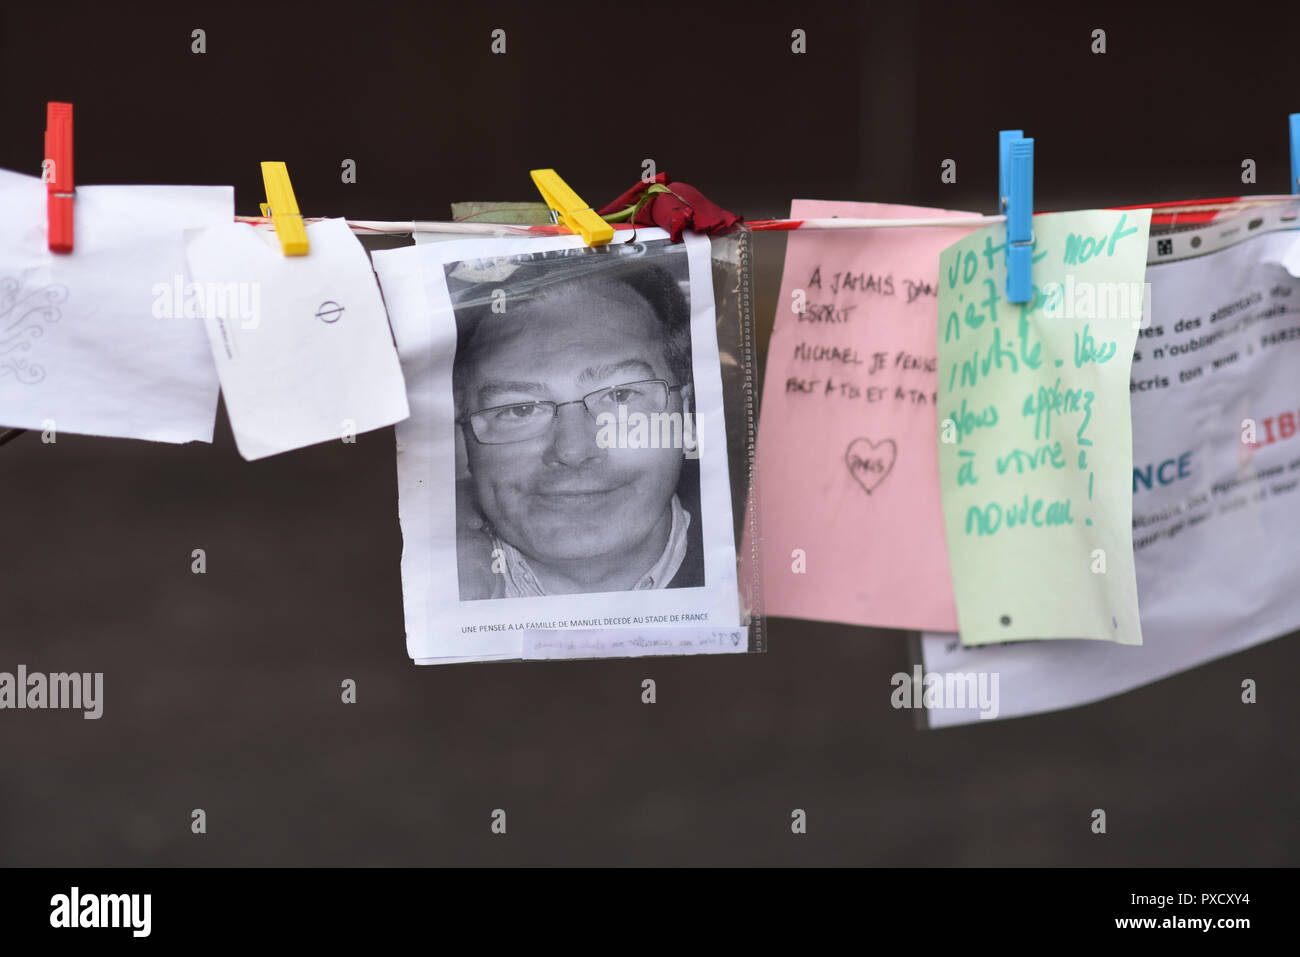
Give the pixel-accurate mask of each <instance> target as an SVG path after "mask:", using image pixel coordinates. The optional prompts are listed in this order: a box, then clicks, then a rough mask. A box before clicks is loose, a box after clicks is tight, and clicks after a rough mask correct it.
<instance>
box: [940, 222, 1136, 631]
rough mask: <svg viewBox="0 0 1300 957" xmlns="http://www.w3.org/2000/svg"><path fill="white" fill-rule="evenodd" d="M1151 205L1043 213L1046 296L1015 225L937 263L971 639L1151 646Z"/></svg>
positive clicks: (962, 603) (949, 472) (947, 460)
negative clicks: (1143, 444)
mask: <svg viewBox="0 0 1300 957" xmlns="http://www.w3.org/2000/svg"><path fill="white" fill-rule="evenodd" d="M1150 221H1151V211H1150V210H1128V211H1124V212H1121V211H1115V210H1089V211H1080V212H1070V213H1051V214H1046V215H1041V216H1035V217H1034V237H1035V242H1034V256H1033V259H1034V265H1033V282H1034V287H1035V295H1034V299H1033V301H1032V302H1030V303H1025V304H1020V305H1013V304H1010V303H1008V302H1006V258H1005V255H1004V254H1003V248H1004V245H1005V240H1006V227H1004V226H1001V225H996V226H989V227H985V228H984V229H981V230H979V231H978V232H975V233H972V234H971V235H970V236H968V237H966V238H964V239H962V240H961V241H960V242H958V243H956V244H955V245H953V246H952V247H951V248H949V249H946V250H944V252H943V255H942V256H941V257H940V260H939V319H940V321H939V423H940V425H939V433H940V434H939V480H940V490H941V494H942V498H943V514H944V527H945V530H946V532H947V540H948V556H949V561H950V562H951V565H952V578H953V590H954V596H955V598H956V601H957V617H958V623H959V625H960V631H961V640H962V642H963V643H964V644H987V643H989V642H1001V641H1017V640H1024V639H1029V638H1093V639H1102V640H1111V641H1117V642H1119V643H1121V644H1130V645H1137V644H1141V643H1142V632H1141V625H1140V622H1139V619H1138V605H1137V585H1136V581H1135V578H1134V572H1133V550H1132V542H1131V539H1130V535H1129V529H1130V522H1131V518H1132V509H1131V507H1132V496H1131V494H1130V492H1129V476H1130V473H1131V471H1132V465H1133V459H1132V431H1131V427H1130V414H1129V392H1128V372H1129V365H1130V359H1131V356H1132V354H1133V343H1134V342H1135V341H1136V338H1137V329H1138V325H1139V323H1140V322H1141V318H1142V282H1143V273H1144V271H1145V269H1146V244H1147V232H1148V229H1149V227H1150Z"/></svg>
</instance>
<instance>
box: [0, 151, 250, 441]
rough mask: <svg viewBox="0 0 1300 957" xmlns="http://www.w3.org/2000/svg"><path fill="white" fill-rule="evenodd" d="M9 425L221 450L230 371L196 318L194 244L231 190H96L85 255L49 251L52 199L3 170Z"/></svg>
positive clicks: (1, 367)
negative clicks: (186, 235) (223, 374)
mask: <svg viewBox="0 0 1300 957" xmlns="http://www.w3.org/2000/svg"><path fill="white" fill-rule="evenodd" d="M0 209H3V210H4V215H3V216H0V425H6V426H16V427H20V428H28V429H53V430H55V432H59V431H62V432H72V433H81V434H85V435H104V436H111V437H116V438H133V439H149V440H152V441H155V442H211V441H212V429H213V424H214V422H215V420H216V412H217V371H216V368H215V366H213V364H212V354H211V352H210V350H209V348H208V342H207V335H206V334H205V333H204V331H203V321H202V320H201V319H200V318H198V313H197V312H195V311H193V310H187V307H186V302H187V297H186V287H187V285H188V282H187V277H186V265H185V249H184V244H183V240H182V231H183V230H185V229H195V228H201V227H205V226H211V225H215V224H217V223H229V222H230V221H231V219H232V218H233V217H234V191H233V190H232V189H231V188H230V187H229V186H83V187H80V188H78V189H77V198H76V206H75V210H76V249H75V251H74V252H72V253H70V254H66V255H60V254H56V253H51V252H50V251H49V249H48V248H47V243H46V232H45V230H46V209H45V185H44V184H43V183H42V182H41V181H40V179H38V178H36V177H33V176H22V175H20V174H18V173H13V172H9V171H7V170H0Z"/></svg>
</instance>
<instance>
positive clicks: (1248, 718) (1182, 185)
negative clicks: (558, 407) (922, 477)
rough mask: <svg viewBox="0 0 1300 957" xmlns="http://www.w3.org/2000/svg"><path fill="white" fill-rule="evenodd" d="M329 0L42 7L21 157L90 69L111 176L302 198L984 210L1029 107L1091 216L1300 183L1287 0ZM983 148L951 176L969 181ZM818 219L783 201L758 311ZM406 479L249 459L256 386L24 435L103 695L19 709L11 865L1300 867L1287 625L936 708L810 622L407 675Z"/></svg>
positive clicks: (13, 720)
mask: <svg viewBox="0 0 1300 957" xmlns="http://www.w3.org/2000/svg"><path fill="white" fill-rule="evenodd" d="M332 9H333V8H332V7H329V6H317V5H305V4H304V5H299V6H295V7H292V8H286V9H285V10H284V11H282V12H276V11H269V10H267V9H265V8H263V7H257V8H250V9H249V10H247V11H243V12H241V11H238V10H235V9H232V8H229V7H227V6H225V5H220V6H218V5H215V4H213V5H186V4H174V5H169V6H166V7H158V8H156V9H155V10H153V11H148V10H146V11H144V12H140V11H139V10H138V9H133V10H132V11H131V12H130V13H129V14H128V13H127V11H126V9H125V8H122V7H118V6H116V5H108V4H101V5H97V6H94V7H91V6H87V7H86V8H85V9H84V10H79V9H78V8H77V6H76V5H73V6H72V7H71V8H68V7H67V6H65V5H56V6H50V5H42V6H37V5H35V4H29V5H23V6H20V7H16V6H7V7H6V8H5V9H4V12H3V13H0V120H3V129H4V136H3V138H2V139H0V166H3V167H6V168H12V169H21V170H27V171H30V172H32V173H33V174H35V173H37V172H39V166H40V160H41V158H42V147H41V131H42V129H43V126H44V104H45V101H46V100H49V99H70V100H72V101H73V102H74V103H75V104H76V108H77V174H78V182H81V183H100V182H104V183H112V182H120V183H131V182H140V183H147V182H162V183H232V182H233V183H234V184H235V185H236V187H237V204H238V211H239V212H241V213H248V214H252V213H255V212H256V204H257V202H258V201H259V200H260V199H261V198H262V195H261V181H260V174H259V169H258V162H259V161H260V160H263V159H282V160H285V161H286V162H287V163H288V165H289V170H290V173H291V175H292V178H293V182H294V184H295V187H296V189H297V193H298V198H299V202H300V205H301V206H302V208H303V210H304V212H305V213H307V214H308V215H349V216H353V217H357V218H376V219H400V218H407V219H409V218H412V217H418V218H429V219H438V218H444V217H445V216H446V215H447V211H448V205H449V203H451V202H452V201H455V200H465V199H532V198H534V196H533V190H532V187H531V184H530V182H529V180H528V177H527V172H528V170H529V169H531V168H533V167H538V166H553V167H555V168H556V169H558V170H559V171H560V173H561V175H563V176H564V177H565V178H566V179H567V180H568V181H569V182H570V183H571V184H572V185H573V186H574V187H575V188H576V189H577V190H578V191H579V193H581V194H582V195H583V196H584V197H585V198H586V199H588V200H589V201H590V202H592V203H596V204H600V203H603V202H605V201H607V200H608V199H611V198H613V196H615V195H616V194H617V193H619V192H621V191H622V190H623V189H625V188H626V187H627V186H629V185H630V184H631V183H633V182H635V181H636V179H637V177H638V176H639V174H640V171H641V161H642V159H643V158H646V157H651V158H653V159H654V160H655V162H656V163H657V165H658V168H659V169H660V170H666V171H667V172H669V173H670V174H671V175H672V176H674V177H681V178H682V179H684V180H685V181H687V182H689V183H692V184H693V185H696V186H698V187H699V188H701V189H703V190H704V191H705V192H706V193H707V194H708V195H710V196H711V197H713V198H715V199H716V200H718V201H719V202H721V203H722V204H723V205H725V206H728V207H729V208H732V209H736V210H737V211H739V212H742V213H744V214H745V215H746V216H748V217H751V218H754V217H760V216H765V215H782V214H784V213H785V212H786V211H787V208H788V205H787V204H788V201H789V199H790V198H791V197H794V196H799V197H810V198H825V199H863V200H867V199H870V200H881V201H892V202H906V203H913V204H917V205H941V206H948V207H950V208H969V209H975V210H979V211H992V208H993V197H994V193H995V186H994V181H995V178H996V155H995V153H996V150H995V143H996V131H997V130H998V129H999V128H1002V127H1023V128H1024V129H1025V130H1026V131H1027V132H1028V133H1029V134H1031V135H1033V136H1035V138H1036V139H1037V153H1036V188H1037V205H1038V208H1039V209H1062V208H1070V207H1074V206H1080V205H1090V206H1096V205H1112V204H1127V203H1141V202H1154V201H1159V200H1172V199H1183V198H1188V197H1194V196H1218V195H1230V194H1235V193H1238V192H1240V191H1241V190H1242V189H1245V190H1248V191H1254V192H1280V191H1285V190H1286V189H1287V185H1286V184H1287V179H1288V171H1287V166H1286V164H1287V156H1288V143H1287V135H1286V114H1287V113H1288V112H1290V111H1295V110H1300V83H1297V79H1300V68H1298V67H1297V65H1296V61H1295V59H1294V56H1293V50H1294V42H1295V36H1296V35H1297V32H1296V27H1297V26H1300V23H1297V20H1300V15H1297V14H1296V13H1295V12H1294V11H1291V10H1288V8H1286V7H1285V6H1281V7H1277V6H1274V7H1270V8H1269V9H1268V10H1267V12H1264V11H1262V10H1261V11H1260V12H1259V13H1258V14H1257V15H1250V16H1244V15H1243V17H1241V18H1234V19H1233V21H1232V25H1231V27H1230V28H1227V27H1225V24H1224V20H1223V16H1224V14H1223V12H1222V10H1217V11H1213V15H1209V14H1207V15H1206V16H1204V17H1198V16H1197V15H1196V14H1194V13H1192V12H1189V11H1188V10H1187V9H1186V8H1178V9H1177V10H1172V9H1171V8H1168V7H1166V6H1162V7H1160V8H1157V9H1153V10H1152V11H1151V12H1149V13H1145V12H1142V13H1135V12H1132V11H1121V10H1120V9H1119V8H1116V9H1115V10H1109V11H1108V10H1107V9H1105V8H1103V7H1098V6H1096V5H1089V6H1088V8H1087V9H1086V10H1080V11H1079V12H1078V13H1073V14H1053V13H1051V12H1049V11H1048V10H1046V9H1044V8H1042V7H1041V6H1038V5H1025V6H1024V7H1023V8H1021V9H1018V10H1015V9H1007V10H1005V11H997V10H993V9H991V8H986V7H983V6H980V7H979V8H978V10H975V9H966V10H963V11H955V10H944V9H943V8H941V7H939V6H937V5H936V6H935V7H933V8H911V7H908V8H902V9H900V8H899V7H896V6H894V5H892V4H883V3H882V4H869V5H868V4H859V5H849V4H842V5H834V6H832V5H825V6H813V5H808V4H799V5H789V4H783V5H776V4H773V5H770V6H768V5H763V4H759V3H753V2H750V3H743V4H739V3H737V4H720V3H716V2H712V0H710V2H706V3H693V4H681V5H671V4H670V5H664V4H653V5H648V4H647V5H628V6H626V7H623V8H616V7H615V6H613V5H606V4H591V5H588V4H573V3H566V4H563V5H560V6H556V5H550V4H527V5H525V4H506V3H501V2H499V0H491V2H487V3H481V4H470V5H463V4H462V5H453V6H451V7H450V8H443V7H442V6H441V5H426V6H424V7H422V8H418V9H417V10H412V11H394V10H392V9H389V8H388V6H386V5H381V4H371V5H359V6H353V7H350V8H348V9H347V10H346V11H345V12H340V13H333V12H331V10H332ZM195 27H202V28H203V29H205V30H207V42H208V52H207V53H206V54H205V55H203V56H196V55H193V54H191V53H190V52H189V51H190V31H191V29H193V28H195ZM495 27H502V28H504V29H506V30H507V36H508V50H509V52H508V53H507V54H506V55H505V56H497V57H494V56H491V55H490V54H489V52H488V47H489V33H490V31H491V30H492V29H493V28H495ZM794 27H801V28H803V29H805V30H807V31H808V38H809V39H808V50H809V52H808V53H807V54H806V55H804V56H794V55H792V54H791V53H790V52H789V44H790V39H789V37H790V31H791V29H793V28H794ZM1095 27H1101V28H1104V29H1106V30H1107V32H1108V45H1109V52H1108V53H1107V54H1105V55H1104V56H1094V55H1092V54H1090V53H1089V43H1090V33H1091V31H1092V29H1093V28H1095ZM55 49H57V50H58V51H59V52H58V55H57V57H56V56H54V55H53V54H52V50H55ZM948 157H951V158H954V159H956V160H957V162H958V183H957V184H956V185H943V184H941V183H940V182H939V167H940V163H941V161H942V160H943V159H944V158H948ZM344 158H351V159H355V160H356V161H357V171H358V181H357V183H356V184H355V185H343V184H341V183H340V181H339V168H340V163H341V162H342V160H343V159H344ZM1244 158H1253V159H1255V160H1256V161H1257V163H1258V167H1259V183H1258V185H1256V186H1254V187H1249V186H1247V187H1243V186H1242V185H1241V182H1240V170H1241V161H1242V159H1244ZM783 247H784V243H783V241H782V240H781V239H780V238H779V237H774V236H765V237H760V238H759V244H758V264H759V273H758V280H757V285H758V293H759V297H758V315H759V316H760V317H761V318H762V319H763V320H764V322H765V323H770V316H771V315H772V314H773V310H774V308H775V301H774V299H775V295H776V290H777V285H778V282H779V278H780V263H781V257H782V253H783ZM395 482H396V475H395V467H394V460H393V439H392V430H391V429H387V430H383V431H380V432H375V433H371V434H367V435H363V436H361V437H359V439H358V442H357V444H356V445H354V446H345V445H342V444H341V443H334V444H331V445H325V446H318V447H314V448H311V449H307V450H303V451H300V452H294V453H290V454H287V455H282V456H277V457H274V458H272V459H269V460H266V461H262V462H257V463H246V462H244V461H243V460H242V459H240V458H239V456H238V453H237V452H236V451H235V448H234V446H233V443H232V441H231V438H230V433H229V428H228V426H227V424H226V422H225V419H224V415H223V416H222V419H221V421H220V422H219V424H218V436H217V441H216V444H215V445H214V446H211V447H209V446H204V445H193V446H188V447H172V446H165V445H157V444H150V443H144V442H130V441H110V440H104V439H93V438H82V437H77V436H70V435H62V436H60V437H59V441H58V443H57V444H55V445H43V444H42V443H41V442H40V441H39V437H37V436H34V435H27V436H24V437H22V438H21V439H19V440H18V441H16V442H14V443H11V444H9V445H7V446H5V447H4V448H3V449H0V483H2V484H0V488H2V489H3V496H4V503H5V506H6V507H5V510H4V512H3V515H2V516H0V582H2V583H3V584H0V601H2V602H3V605H2V607H0V670H13V669H14V668H15V667H16V666H17V665H18V664H19V663H23V664H26V665H27V666H28V667H29V668H31V669H33V670H43V671H60V670H77V671H103V672H104V673H105V679H104V680H105V686H106V687H105V709H104V717H103V718H102V719H101V720H99V721H97V722H96V721H84V720H82V718H81V717H80V715H79V714H77V713H69V712H29V711H22V712H18V711H4V712H0V863H3V864H28V865H34V864H88V865H109V864H128V865H129V864H149V863H154V864H398V863H400V864H507V863H509V864H594V863H614V864H632V863H648V864H772V863H779V864H849V863H855V864H899V865H918V864H931V865H932V864H956V865H970V864H1117V865H1133V866H1140V865H1156V864H1160V865H1217V864H1294V863H1296V862H1297V860H1298V859H1300V838H1298V837H1297V830H1296V828H1295V826H1294V820H1295V817H1296V814H1297V811H1298V810H1300V806H1298V804H1300V802H1298V801H1297V798H1296V794H1297V791H1298V790H1300V774H1298V773H1297V761H1296V757H1295V754H1296V751H1295V740H1296V732H1297V729H1298V728H1300V721H1298V720H1297V718H1298V717H1300V702H1298V700H1297V696H1296V695H1295V694H1294V691H1293V684H1294V676H1295V675H1296V673H1297V666H1298V665H1300V646H1297V644H1296V642H1295V640H1294V638H1295V636H1290V637H1287V638H1283V639H1280V640H1277V641H1274V642H1272V643H1269V644H1266V645H1263V646H1261V647H1258V648H1255V649H1253V650H1251V651H1248V652H1245V653H1243V654H1240V655H1236V656H1234V657H1231V658H1229V659H1226V660H1223V661H1219V662H1216V663H1214V664H1211V665H1208V666H1205V667H1202V668H1200V669H1197V670H1196V671H1193V672H1191V673H1188V674H1184V675H1181V676H1178V677H1176V678H1172V679H1169V680H1166V681H1163V682H1160V683H1158V684H1156V685H1153V686H1150V687H1147V688H1144V689H1141V690H1139V691H1136V692H1133V693H1130V694H1127V695H1123V696H1121V697H1119V698H1117V699H1113V700H1110V701H1107V702H1103V703H1099V704H1095V705H1091V706H1088V707H1084V708H1079V709H1075V710H1072V711H1067V712H1064V713H1059V714H1052V715H1044V716H1038V717H1033V718H1026V719H1017V720H1013V721H1006V722H1001V721H999V722H995V723H991V724H982V725H980V726H975V727H968V728H961V729H955V730H950V731H943V732H935V733H930V732H920V731H916V730H914V729H913V727H912V722H911V717H912V716H911V714H910V713H908V712H906V711H894V710H892V709H891V708H890V706H889V692H890V690H891V689H890V686H889V676H890V675H891V674H892V673H894V672H895V671H898V670H903V669H906V668H907V667H908V664H909V659H908V655H907V650H906V636H905V635H904V634H903V633H899V632H887V631H876V630H867V629H855V628H847V627H835V626H828V625H818V624H811V623H807V622H796V621H786V620H775V621H773V622H771V626H770V642H771V651H770V653H768V654H767V655H763V656H749V657H745V658H742V659H736V658H730V657H728V658H717V659H709V658H702V659H679V660H671V659H659V660H653V661H609V662H563V663H554V664H549V663H537V664H484V665H461V666H453V667H443V668H416V667H415V666H413V665H411V664H410V663H409V661H408V659H407V657H406V652H405V648H404V642H403V624H402V611H401V583H400V578H399V561H400V554H401V539H400V535H399V531H398V526H397V508H396V486H395ZM194 548H204V549H206V551H207V555H208V573H207V574H206V575H203V576H196V575H193V574H191V572H190V561H191V559H190V552H191V550H192V549H194ZM1230 576H1231V570H1230V569H1225V582H1227V581H1230ZM645 677H653V678H654V679H655V680H656V681H657V682H658V696H659V701H658V703H657V704H655V705H653V706H648V705H643V704H642V703H641V701H640V682H641V680H642V679H643V678H645ZM1245 677H1252V678H1255V679H1256V680H1257V681H1258V682H1259V686H1260V701H1259V703H1258V704H1256V705H1253V706H1245V705H1242V704H1241V703H1240V700H1239V695H1240V682H1241V679H1242V678H1245ZM344 678H353V679H355V680H356V681H357V684H358V703H357V704H356V705H352V706H345V705H342V704H341V703H340V702H339V685H340V682H341V681H342V680H343V679H344ZM197 807H201V808H204V809H205V810H206V811H207V814H208V833H207V834H206V835H204V836H195V835H192V834H191V833H190V829H189V822H190V810H191V809H192V808H197ZM1096 807H1101V808H1105V809H1106V810H1107V813H1108V816H1109V833H1108V834H1107V835H1105V836H1104V837H1103V836H1095V835H1093V834H1092V833H1091V832H1090V831H1089V827H1088V825H1089V820H1090V818H1089V814H1090V812H1091V810H1092V809H1093V808H1096ZM493 808H504V809H506V810H507V812H508V815H509V817H508V821H509V832H508V834H507V835H506V836H504V837H494V836H493V835H491V834H490V832H489V827H488V825H489V814H490V812H491V810H492V809H493ZM792 808H803V809H805V810H806V811H807V812H808V818H809V826H808V834H807V835H806V836H803V837H795V836H794V835H792V834H791V833H790V827H789V821H790V811H791V809H792Z"/></svg>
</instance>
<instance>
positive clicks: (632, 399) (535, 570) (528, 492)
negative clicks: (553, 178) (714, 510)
mask: <svg viewBox="0 0 1300 957" xmlns="http://www.w3.org/2000/svg"><path fill="white" fill-rule="evenodd" d="M475 267H476V264H474V263H458V264H452V265H449V266H448V267H447V272H448V287H449V289H450V290H451V294H452V297H453V302H454V303H455V304H456V320H457V322H456V324H457V349H456V359H455V365H454V370H453V384H454V398H455V407H456V422H457V425H458V426H459V430H460V450H463V459H464V465H465V473H464V474H462V475H460V476H459V477H458V481H457V483H456V497H457V517H458V524H457V551H456V567H457V572H458V576H459V587H460V597H461V599H462V600H473V599H482V598H518V597H521V596H526V595H565V594H579V593H586V592H615V591H633V590H639V589H655V588H690V587H698V586H701V585H703V584H704V583H705V581H704V555H703V544H702V541H701V538H700V514H699V506H700V501H699V500H700V494H699V466H698V457H697V452H698V448H699V444H698V442H697V441H696V438H695V434H694V433H695V428H694V413H693V408H694V389H693V385H692V370H691V324H690V319H691V311H690V298H689V297H690V289H689V276H688V274H687V260H686V250H685V248H684V247H682V246H680V245H678V246H673V245H671V244H664V243H658V244H654V245H653V246H651V247H649V248H647V246H646V245H645V244H635V245H632V246H627V245H623V246H613V247H605V248H603V249H601V250H599V251H588V250H555V251H551V252H546V253H537V254H531V255H525V256H521V257H518V258H517V260H515V261H507V262H505V263H501V262H496V261H493V262H490V263H488V264H484V265H482V266H481V267H480V268H479V269H477V270H476V268H475ZM507 272H508V273H509V274H508V275H505V273H507Z"/></svg>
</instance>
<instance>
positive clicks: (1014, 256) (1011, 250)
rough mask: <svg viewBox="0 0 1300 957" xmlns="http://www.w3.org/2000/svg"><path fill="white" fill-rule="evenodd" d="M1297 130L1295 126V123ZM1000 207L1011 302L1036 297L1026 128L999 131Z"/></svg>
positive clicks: (1030, 146)
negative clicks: (1004, 229)
mask: <svg viewBox="0 0 1300 957" xmlns="http://www.w3.org/2000/svg"><path fill="white" fill-rule="evenodd" d="M1292 129H1293V130H1294V126H1293V127H1292ZM998 208H999V211H1000V212H1002V213H1003V214H1005V215H1006V217H1007V302H1029V301H1031V300H1032V299H1033V297H1034V292H1033V282H1032V281H1031V273H1030V270H1031V266H1032V263H1033V257H1034V141H1033V140H1032V139H1026V138H1025V134H1024V131H1023V130H1002V131H1001V132H1000V133H998Z"/></svg>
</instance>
